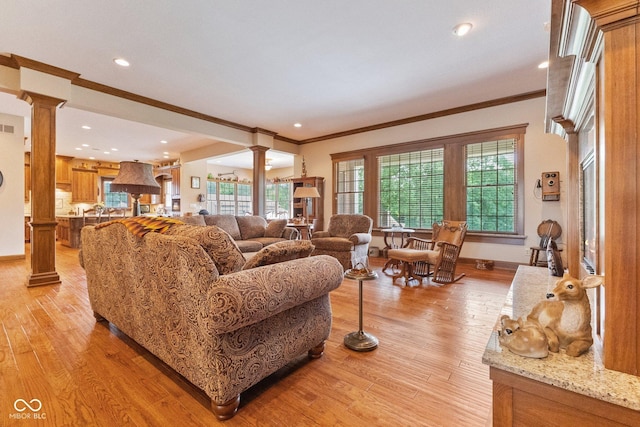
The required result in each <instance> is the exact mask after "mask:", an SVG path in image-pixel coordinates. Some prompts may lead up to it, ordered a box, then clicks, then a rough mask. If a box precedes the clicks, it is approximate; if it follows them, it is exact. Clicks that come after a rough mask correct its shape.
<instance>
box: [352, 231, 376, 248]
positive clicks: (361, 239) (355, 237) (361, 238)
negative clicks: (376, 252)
mask: <svg viewBox="0 0 640 427" xmlns="http://www.w3.org/2000/svg"><path fill="white" fill-rule="evenodd" d="M349 241H350V242H351V243H353V244H354V246H355V245H362V244H365V243H370V242H371V234H369V233H354V234H352V235H351V236H349Z"/></svg>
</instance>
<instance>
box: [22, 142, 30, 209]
mask: <svg viewBox="0 0 640 427" xmlns="http://www.w3.org/2000/svg"><path fill="white" fill-rule="evenodd" d="M30 195H31V153H30V152H27V153H24V201H25V203H28V202H29V198H30Z"/></svg>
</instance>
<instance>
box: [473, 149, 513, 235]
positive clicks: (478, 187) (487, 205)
mask: <svg viewBox="0 0 640 427" xmlns="http://www.w3.org/2000/svg"><path fill="white" fill-rule="evenodd" d="M465 148H466V150H465V151H466V185H467V225H468V227H469V230H470V231H490V232H491V231H493V232H504V233H515V231H516V198H517V197H516V196H517V194H516V193H517V191H516V190H517V187H516V185H515V184H516V140H515V138H508V139H503V140H497V141H487V142H480V143H477V144H467V145H466V146H465Z"/></svg>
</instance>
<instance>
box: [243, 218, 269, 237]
mask: <svg viewBox="0 0 640 427" xmlns="http://www.w3.org/2000/svg"><path fill="white" fill-rule="evenodd" d="M236 221H237V222H238V228H239V229H240V235H241V236H242V240H248V239H253V238H255V237H264V231H265V229H266V228H267V220H266V219H264V218H262V217H261V216H255V215H247V216H237V217H236Z"/></svg>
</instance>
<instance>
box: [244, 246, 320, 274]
mask: <svg viewBox="0 0 640 427" xmlns="http://www.w3.org/2000/svg"><path fill="white" fill-rule="evenodd" d="M314 249H315V246H314V245H313V244H312V243H311V242H310V241H309V240H285V241H282V242H278V243H274V244H272V245H269V246H265V247H264V248H262V249H261V250H260V251H259V252H258V253H257V254H255V255H254V256H253V257H251V258H250V259H249V260H248V261H247V262H246V263H245V265H244V267H242V269H243V270H248V269H250V268H256V267H262V266H263V265H269V264H276V263H278V262H284V261H291V260H293V259H298V258H306V257H308V256H309V255H311V252H313V250H314Z"/></svg>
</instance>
